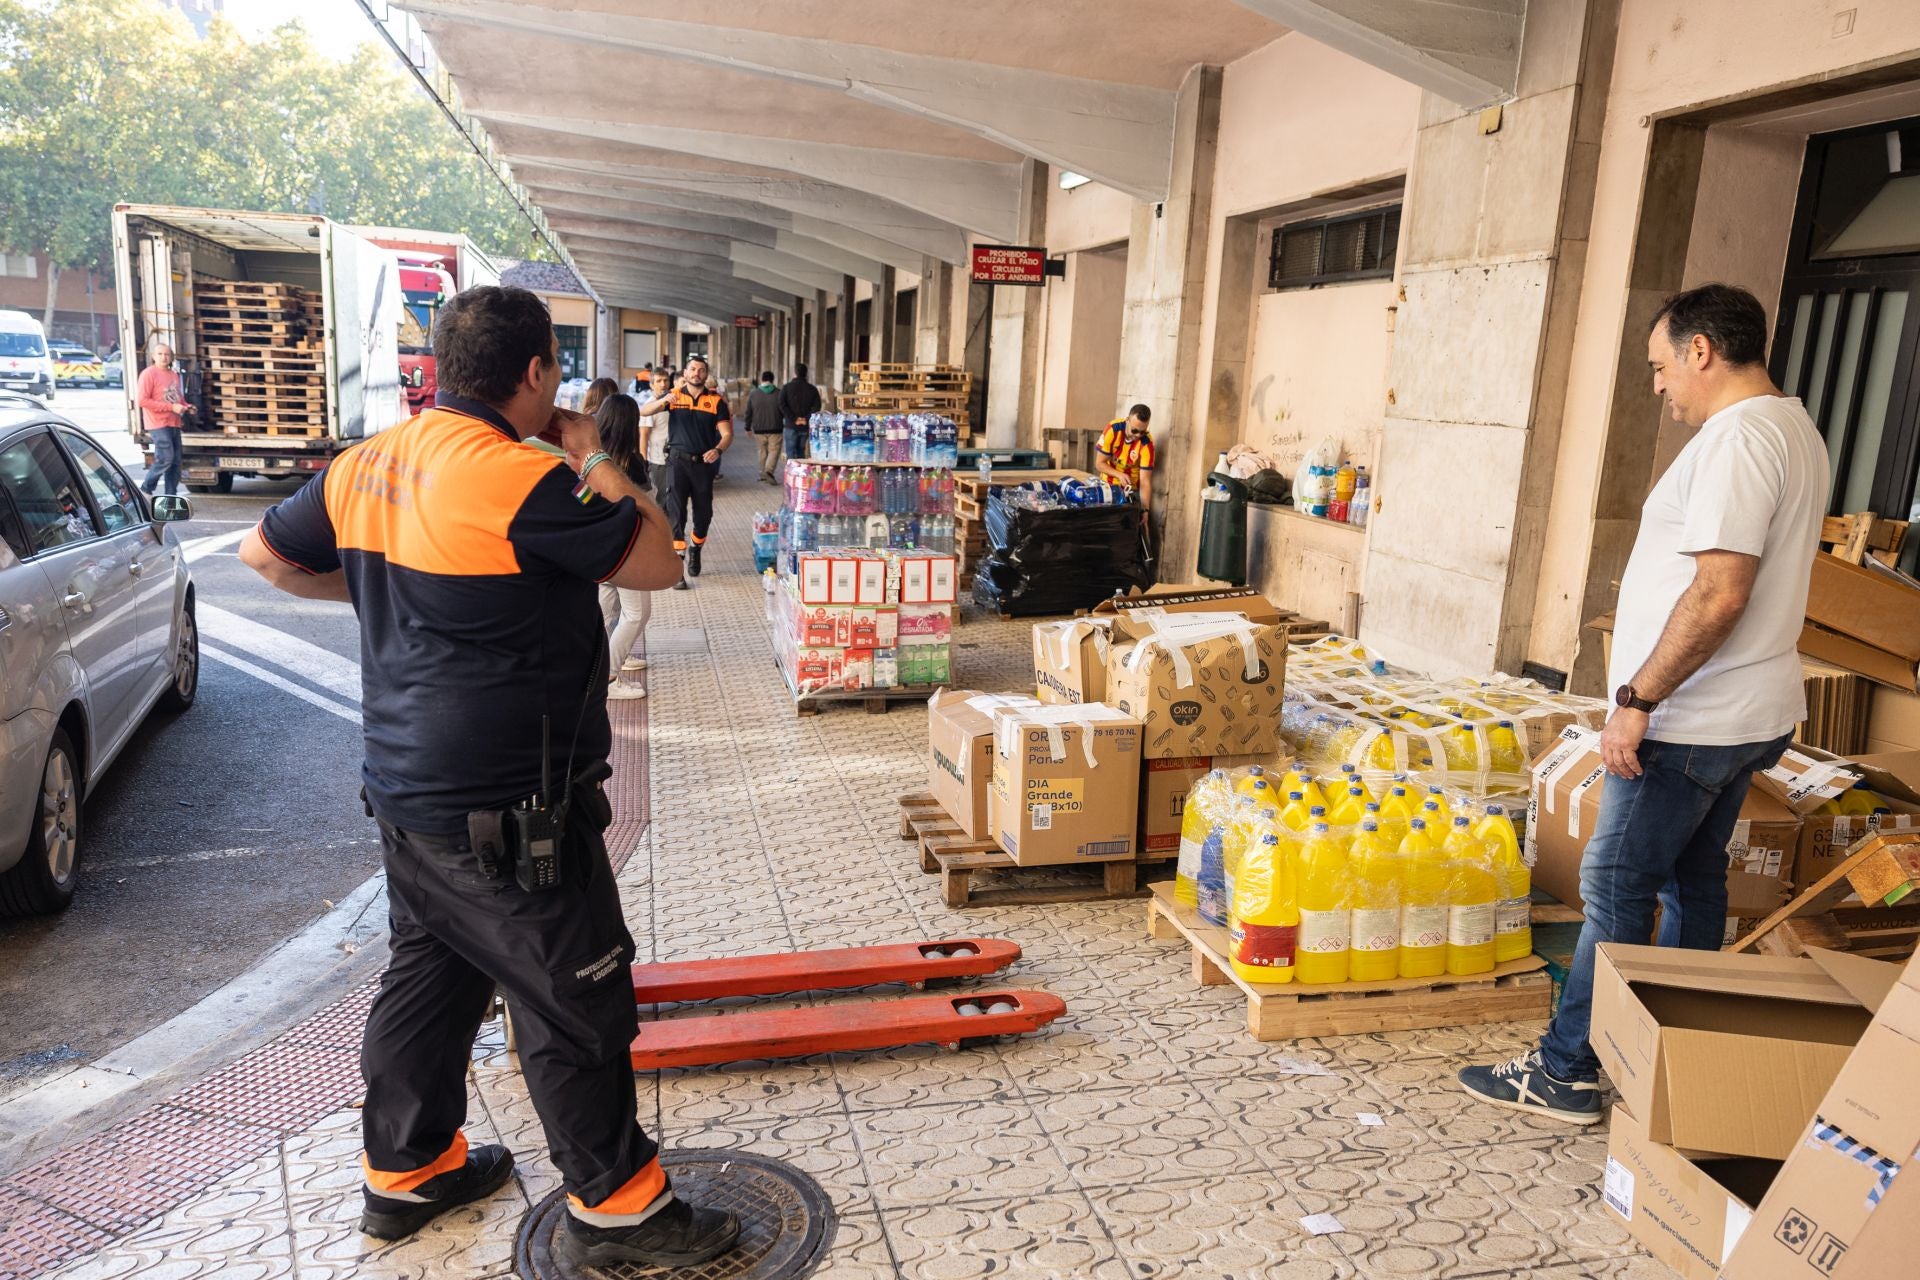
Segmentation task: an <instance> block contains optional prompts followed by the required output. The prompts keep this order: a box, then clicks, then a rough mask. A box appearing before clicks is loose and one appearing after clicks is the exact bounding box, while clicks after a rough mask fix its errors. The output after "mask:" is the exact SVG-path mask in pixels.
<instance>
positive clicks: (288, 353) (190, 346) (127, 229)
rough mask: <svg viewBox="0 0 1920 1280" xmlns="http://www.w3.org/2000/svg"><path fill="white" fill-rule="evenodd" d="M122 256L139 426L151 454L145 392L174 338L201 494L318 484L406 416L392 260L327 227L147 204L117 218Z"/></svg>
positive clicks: (125, 331) (134, 423)
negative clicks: (300, 479) (311, 478)
mask: <svg viewBox="0 0 1920 1280" xmlns="http://www.w3.org/2000/svg"><path fill="white" fill-rule="evenodd" d="M113 248H114V294H115V298H116V301H117V303H118V309H119V318H120V348H121V350H122V351H125V352H126V353H127V369H126V376H125V379H124V382H125V386H126V393H127V415H128V420H129V425H130V427H131V429H132V431H133V434H134V438H135V439H136V440H140V441H142V442H144V441H145V440H146V433H145V431H144V429H143V428H142V425H141V421H140V408H139V404H138V398H137V393H136V390H135V388H136V387H137V385H138V382H139V370H140V369H142V368H145V367H146V362H147V359H148V357H149V355H150V354H151V350H152V344H153V342H154V341H155V340H156V339H165V340H166V341H167V342H169V343H170V344H171V345H172V347H173V349H174V352H175V355H176V357H177V358H178V360H179V362H180V367H181V369H182V371H183V373H184V378H183V381H184V383H185V390H186V398H187V399H188V400H190V401H192V402H193V403H194V404H195V405H196V406H197V407H198V409H199V412H197V413H195V414H192V415H189V416H187V417H186V418H185V419H184V424H183V430H182V432H181V453H182V461H183V469H184V472H185V477H186V480H187V482H188V484H189V485H191V486H192V487H194V488H196V489H201V490H206V489H211V490H214V491H216V492H220V493H225V492H227V491H228V490H230V489H231V488H232V487H233V479H234V477H235V476H265V477H269V478H273V479H286V478H290V477H294V476H299V475H305V474H311V473H313V472H316V471H319V470H321V469H322V468H323V467H325V466H326V465H327V462H328V460H329V459H331V458H332V457H333V456H334V455H335V454H336V453H338V452H340V451H341V450H342V449H344V448H346V447H347V446H349V445H351V444H353V443H354V442H355V441H357V440H360V439H363V438H364V437H366V436H369V435H373V434H374V433H376V432H379V431H382V430H384V429H386V428H387V427H390V426H392V425H394V424H395V423H397V422H400V421H401V420H402V419H404V418H405V417H406V416H407V404H406V399H405V397H404V395H403V393H402V388H401V381H400V357H399V340H398V335H399V328H400V325H401V322H402V321H403V319H404V318H405V314H406V313H405V310H404V303H403V299H402V296H401V288H400V270H399V264H398V263H397V262H396V261H395V259H394V256H393V254H392V252H391V251H389V250H387V249H385V248H382V247H379V246H376V245H374V244H371V243H369V242H368V241H367V240H366V239H364V238H362V237H361V236H359V235H356V234H355V233H354V232H353V231H351V230H349V229H348V228H346V227H344V226H342V225H340V224H338V223H335V222H332V221H330V220H328V219H327V218H324V217H320V216H318V215H311V214H297V213H244V212H236V211H231V210H224V209H187V208H176V207H172V206H166V205H137V204H120V205H116V206H115V207H114V210H113Z"/></svg>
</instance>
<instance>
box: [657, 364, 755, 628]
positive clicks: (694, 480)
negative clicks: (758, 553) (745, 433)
mask: <svg viewBox="0 0 1920 1280" xmlns="http://www.w3.org/2000/svg"><path fill="white" fill-rule="evenodd" d="M707 376H708V373H707V361H706V358H705V357H704V356H694V357H692V358H691V359H689V360H688V361H687V367H686V368H685V369H683V370H681V371H680V381H678V382H676V383H675V384H674V386H673V390H672V391H669V392H668V393H667V394H666V395H664V396H658V397H655V398H654V399H652V400H649V401H647V402H646V403H644V404H642V405H641V406H640V413H641V415H642V416H645V415H646V414H649V413H659V412H660V411H661V410H662V409H664V410H666V412H667V517H668V519H670V520H671V521H672V522H673V549H674V550H675V551H677V552H679V553H680V557H681V558H682V559H683V560H685V561H686V566H687V572H686V577H683V578H682V579H681V580H680V581H679V582H676V583H675V584H674V586H675V588H677V589H678V590H681V591H684V590H686V589H687V578H697V577H699V576H700V549H701V548H702V547H704V546H705V545H706V542H707V527H708V525H710V524H711V523H712V522H713V477H714V476H715V475H716V474H718V473H719V470H720V455H721V454H723V453H725V452H726V451H727V446H728V445H730V444H732V443H733V410H731V409H729V408H728V407H727V398H726V397H725V396H723V395H721V394H720V393H719V392H718V391H717V390H715V389H714V388H712V387H710V386H708V385H707ZM689 505H691V506H692V507H693V537H692V539H691V541H689V539H688V537H687V507H688V506H689Z"/></svg>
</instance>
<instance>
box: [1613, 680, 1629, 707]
mask: <svg viewBox="0 0 1920 1280" xmlns="http://www.w3.org/2000/svg"><path fill="white" fill-rule="evenodd" d="M1632 701H1633V686H1632V685H1630V684H1623V685H1621V686H1620V687H1619V688H1618V689H1615V690H1614V691H1613V705H1614V706H1616V707H1624V706H1626V705H1627V704H1628V703H1629V702H1632Z"/></svg>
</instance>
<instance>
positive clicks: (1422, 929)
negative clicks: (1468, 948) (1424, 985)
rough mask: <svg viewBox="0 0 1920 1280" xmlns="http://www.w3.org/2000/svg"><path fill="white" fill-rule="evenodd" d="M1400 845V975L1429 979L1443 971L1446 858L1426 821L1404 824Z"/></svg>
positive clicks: (1445, 969)
mask: <svg viewBox="0 0 1920 1280" xmlns="http://www.w3.org/2000/svg"><path fill="white" fill-rule="evenodd" d="M1407 826H1408V831H1407V838H1406V839H1405V840H1403V841H1401V842H1400V854H1401V857H1402V859H1403V866H1404V878H1403V879H1402V881H1401V888H1400V976H1401V977H1403V978H1431V977H1435V976H1437V975H1439V974H1442V973H1445V972H1446V971H1447V855H1446V854H1445V853H1444V852H1443V851H1442V850H1441V848H1440V846H1439V845H1437V844H1435V843H1434V842H1433V839H1432V837H1431V836H1430V835H1429V834H1428V832H1427V820H1426V819H1425V818H1414V819H1411V820H1410V821H1409V822H1408V823H1407Z"/></svg>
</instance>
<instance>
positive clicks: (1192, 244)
mask: <svg viewBox="0 0 1920 1280" xmlns="http://www.w3.org/2000/svg"><path fill="white" fill-rule="evenodd" d="M1220 80H1221V71H1220V68H1219V67H1208V66H1200V67H1195V68H1194V69H1193V70H1191V71H1189V72H1188V73H1187V78H1186V81H1185V82H1184V83H1183V84H1182V85H1181V86H1180V96H1179V98H1178V100H1177V102H1176V103H1175V107H1174V133H1173V175H1172V182H1171V184H1170V186H1169V188H1168V194H1167V198H1166V200H1165V201H1164V202H1162V203H1159V204H1147V203H1144V202H1142V203H1139V204H1136V205H1134V207H1133V225H1132V227H1131V229H1130V232H1129V234H1128V236H1127V283H1126V302H1125V307H1126V313H1125V318H1124V319H1123V320H1122V322H1121V329H1120V372H1119V381H1118V385H1117V387H1116V390H1117V392H1118V395H1117V396H1116V397H1115V403H1116V404H1120V405H1126V404H1134V403H1139V404H1144V405H1146V406H1147V407H1148V408H1150V409H1152V410H1153V428H1154V431H1153V435H1154V441H1155V443H1156V444H1157V445H1158V446H1159V449H1160V463H1159V466H1158V468H1157V469H1156V475H1155V477H1154V513H1153V514H1154V522H1155V524H1156V525H1157V526H1158V527H1159V529H1160V537H1161V541H1160V577H1161V578H1162V579H1163V580H1164V581H1168V582H1184V581H1187V580H1188V579H1189V578H1191V577H1192V567H1193V561H1194V552H1195V548H1196V545H1197V540H1198V534H1199V505H1200V486H1201V480H1202V478H1203V477H1204V476H1205V475H1206V473H1207V471H1208V470H1210V469H1211V468H1212V465H1213V458H1214V455H1215V454H1216V453H1217V452H1218V451H1219V449H1220V448H1225V447H1226V446H1225V445H1224V444H1218V442H1217V441H1214V440H1213V439H1211V438H1210V435H1209V433H1207V432H1204V431H1202V430H1199V429H1198V428H1197V427H1196V424H1195V422H1194V421H1193V418H1192V414H1193V406H1194V404H1195V401H1196V399H1197V395H1196V393H1197V391H1198V390H1199V386H1200V383H1199V378H1198V376H1197V374H1198V366H1199V359H1200V320H1201V308H1202V297H1203V293H1204V287H1205V282H1206V260H1207V227H1208V224H1209V223H1210V221H1211V219H1212V213H1213V173H1214V163H1215V157H1216V155H1217V154H1218V150H1219V140H1220ZM996 337H997V335H996ZM997 354H998V353H997V352H996V355H997ZM1216 445H1217V447H1216Z"/></svg>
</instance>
